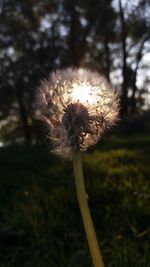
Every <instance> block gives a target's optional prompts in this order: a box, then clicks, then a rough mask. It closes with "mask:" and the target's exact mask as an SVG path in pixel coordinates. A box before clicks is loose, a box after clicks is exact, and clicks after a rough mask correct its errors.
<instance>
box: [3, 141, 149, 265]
mask: <svg viewBox="0 0 150 267" xmlns="http://www.w3.org/2000/svg"><path fill="white" fill-rule="evenodd" d="M149 149H150V138H149V137H142V136H141V137H132V138H128V139H123V138H121V139H118V138H109V139H106V140H104V141H103V143H101V144H100V145H98V146H97V147H96V149H94V150H93V151H92V152H90V153H88V154H86V155H84V170H85V176H86V187H87V192H88V195H89V204H90V208H91V212H92V216H93V219H94V224H95V227H96V231H97V234H98V239H99V243H100V245H101V250H102V254H103V256H104V261H105V263H106V267H150V247H149V243H148V239H149V238H150V225H149V223H150V179H149V178H150V177H149V173H150V167H149V166H150V157H149ZM0 166H1V167H0V266H1V267H13V266H14V267H31V266H32V267H56V266H57V267H79V266H81V267H91V266H92V264H91V259H90V257H89V252H88V248H87V243H86V239H85V234H84V230H83V226H82V222H81V217H80V213H79V210H78V206H77V203H76V195H75V191H74V183H73V174H72V166H71V162H67V161H65V160H61V159H59V158H57V157H55V156H53V155H51V154H50V153H49V151H48V147H47V146H32V147H31V146H11V147H7V148H0Z"/></svg>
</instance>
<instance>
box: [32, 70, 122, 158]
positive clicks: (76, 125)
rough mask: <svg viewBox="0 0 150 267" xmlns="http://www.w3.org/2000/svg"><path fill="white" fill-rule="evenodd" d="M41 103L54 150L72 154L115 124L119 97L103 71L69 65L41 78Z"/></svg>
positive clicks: (95, 140) (97, 138)
mask: <svg viewBox="0 0 150 267" xmlns="http://www.w3.org/2000/svg"><path fill="white" fill-rule="evenodd" d="M37 106H38V107H39V111H40V113H41V114H42V115H43V118H44V120H45V121H46V123H47V125H48V130H49V134H48V136H49V138H50V139H51V141H52V145H53V151H54V152H55V153H57V154H59V155H62V156H64V157H71V156H72V153H73V152H74V151H75V150H86V149H87V148H88V147H89V146H91V145H93V144H96V143H97V142H98V140H99V139H100V137H101V135H102V134H103V132H104V131H105V130H106V129H108V128H110V127H111V126H113V125H114V123H115V122H116V120H117V117H118V112H119V98H118V94H117V93H116V91H115V90H114V89H113V88H112V87H111V85H110V84H109V83H108V82H107V80H106V79H105V78H104V77H103V76H102V75H100V74H99V73H97V72H91V71H89V70H86V69H72V68H68V69H64V70H57V71H56V72H53V73H52V74H50V76H49V77H48V79H47V80H44V81H42V82H41V84H40V86H39V88H38V90H37Z"/></svg>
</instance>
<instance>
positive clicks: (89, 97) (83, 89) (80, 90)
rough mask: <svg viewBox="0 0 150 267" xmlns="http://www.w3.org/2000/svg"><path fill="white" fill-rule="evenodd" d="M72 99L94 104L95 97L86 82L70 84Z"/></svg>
mask: <svg viewBox="0 0 150 267" xmlns="http://www.w3.org/2000/svg"><path fill="white" fill-rule="evenodd" d="M72 88H73V90H72V95H71V96H72V99H73V100H74V101H80V102H81V103H83V104H85V103H89V104H91V105H92V104H94V103H95V102H96V97H94V95H93V92H92V91H91V86H90V85H87V84H82V85H79V84H74V85H73V86H72Z"/></svg>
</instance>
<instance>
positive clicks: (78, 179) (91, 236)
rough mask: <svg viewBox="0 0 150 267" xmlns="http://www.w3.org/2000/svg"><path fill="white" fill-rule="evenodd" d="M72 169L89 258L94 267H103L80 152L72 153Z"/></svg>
mask: <svg viewBox="0 0 150 267" xmlns="http://www.w3.org/2000/svg"><path fill="white" fill-rule="evenodd" d="M73 167H74V175H75V184H76V191H77V197H78V203H79V208H80V212H81V215H82V220H83V224H84V228H85V232H86V236H87V241H88V245H89V249H90V252H91V257H92V260H93V265H94V267H104V262H103V259H102V255H101V252H100V249H99V245H98V241H97V237H96V233H95V229H94V226H93V222H92V218H91V214H90V210H89V207H88V202H87V196H86V191H85V185H84V177H83V167H82V159H81V153H80V151H77V152H75V153H74V156H73Z"/></svg>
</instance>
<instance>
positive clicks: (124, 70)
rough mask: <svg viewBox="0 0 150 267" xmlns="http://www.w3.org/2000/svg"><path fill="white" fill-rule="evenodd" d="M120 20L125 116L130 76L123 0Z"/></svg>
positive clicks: (122, 97) (123, 110)
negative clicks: (128, 75)
mask: <svg viewBox="0 0 150 267" xmlns="http://www.w3.org/2000/svg"><path fill="white" fill-rule="evenodd" d="M119 9H120V22H121V42H122V56H123V67H122V77H123V83H122V96H121V115H122V116H124V115H126V114H127V112H128V82H127V81H128V77H127V51H126V25H125V20H124V12H123V8H122V3H121V0H119Z"/></svg>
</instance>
